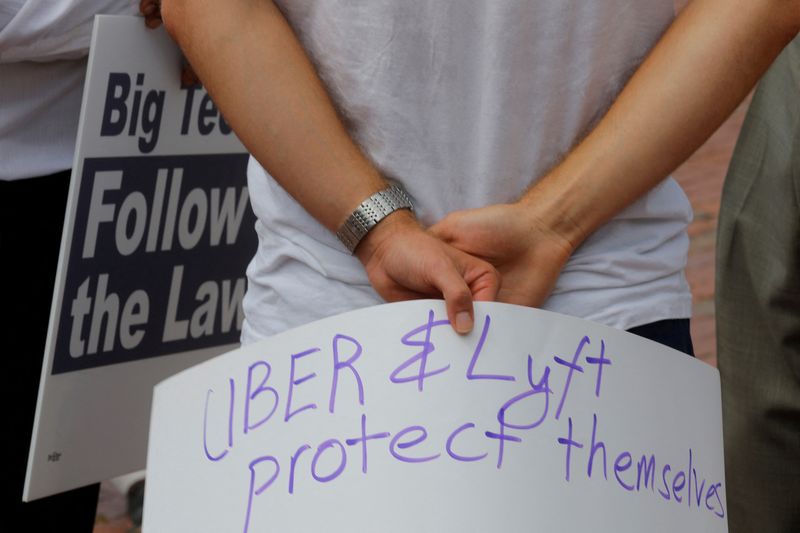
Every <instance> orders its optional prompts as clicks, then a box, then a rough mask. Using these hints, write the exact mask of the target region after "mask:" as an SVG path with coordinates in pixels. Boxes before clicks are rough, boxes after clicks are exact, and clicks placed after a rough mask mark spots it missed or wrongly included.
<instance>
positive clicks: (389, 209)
mask: <svg viewBox="0 0 800 533" xmlns="http://www.w3.org/2000/svg"><path fill="white" fill-rule="evenodd" d="M398 209H410V210H412V211H413V210H414V206H413V204H412V203H411V198H410V197H409V196H408V193H407V192H406V191H405V190H404V189H403V188H402V187H401V186H399V185H392V186H391V187H389V188H387V189H384V190H382V191H378V192H376V193H375V194H373V195H372V196H370V197H369V198H367V199H366V200H364V201H363V202H361V205H359V206H358V207H356V208H355V210H354V211H353V212H352V213H351V214H350V216H349V217H347V220H345V222H344V224H342V227H341V228H339V231H337V232H336V236H337V237H339V240H340V241H342V244H344V245H345V247H346V248H347V249H348V250H349V251H350V253H353V251H354V250H355V249H356V246H358V243H359V242H361V239H363V238H364V235H366V234H367V233H369V231H370V230H371V229H372V228H374V227H375V225H377V224H378V222H380V221H381V220H383V219H384V218H386V216H388V215H390V214H391V213H394V212H395V211H397V210H398Z"/></svg>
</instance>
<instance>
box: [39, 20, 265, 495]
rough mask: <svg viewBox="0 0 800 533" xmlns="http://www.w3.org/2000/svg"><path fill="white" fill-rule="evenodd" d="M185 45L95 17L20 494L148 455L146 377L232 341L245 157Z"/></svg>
mask: <svg viewBox="0 0 800 533" xmlns="http://www.w3.org/2000/svg"><path fill="white" fill-rule="evenodd" d="M180 71H181V55H180V52H179V50H178V48H177V47H176V46H175V45H174V43H172V42H171V41H170V39H169V37H168V35H167V34H166V32H165V31H164V30H163V29H159V30H156V31H153V30H148V29H147V28H145V25H144V21H143V20H142V19H141V18H138V17H114V16H98V17H97V18H96V20H95V27H94V33H93V37H92V45H91V50H90V56H89V62H88V69H87V78H86V83H85V87H84V94H83V104H82V110H81V118H80V125H79V131H78V137H77V144H76V154H75V161H74V166H73V173H72V182H71V188H70V196H69V200H68V205H67V215H66V221H65V227H64V237H63V239H62V245H61V253H60V259H59V268H58V274H57V278H56V288H55V293H54V297H53V307H52V310H51V318H50V327H49V331H48V338H47V345H46V349H45V351H46V353H45V359H44V364H43V368H42V381H41V386H40V390H39V401H38V406H37V413H36V427H35V429H34V435H33V439H32V443H31V453H30V458H29V463H28V476H27V480H26V486H25V493H24V499H26V500H29V499H35V498H39V497H42V496H46V495H49V494H53V493H56V492H61V491H64V490H68V489H71V488H75V487H78V486H81V485H85V484H88V483H92V482H97V481H100V480H103V479H108V478H110V477H113V476H116V475H119V474H123V473H127V472H131V471H134V470H139V469H141V468H143V467H144V460H145V453H146V446H147V430H148V421H149V410H150V401H151V398H152V387H153V385H154V384H155V383H157V382H158V381H160V380H162V379H163V378H165V377H167V376H169V375H171V374H173V373H174V372H176V371H178V370H181V369H183V368H186V367H189V366H191V365H194V364H196V363H199V362H201V361H203V360H205V359H207V358H209V357H211V356H213V355H217V354H219V353H222V352H224V351H227V350H230V349H232V348H233V347H235V346H236V345H237V344H238V340H239V334H240V331H241V323H242V319H243V315H242V310H241V300H242V297H243V295H244V291H245V286H246V278H245V268H246V265H247V262H248V260H249V259H250V257H252V254H253V252H254V250H255V247H256V236H255V232H254V231H253V224H254V221H255V217H254V215H253V213H252V211H251V209H250V205H249V196H248V190H247V183H246V167H247V161H248V156H247V154H246V153H245V150H244V148H243V147H242V145H241V143H240V142H239V141H238V139H237V138H236V137H235V135H234V134H233V133H232V132H231V129H230V127H229V126H228V125H227V123H226V122H225V120H224V118H223V117H222V116H221V115H220V113H219V111H218V110H217V108H216V106H215V105H214V103H213V102H212V101H211V99H210V97H209V96H208V94H207V93H206V91H205V90H204V89H203V88H202V87H199V86H198V87H190V88H184V89H182V88H181V87H180Z"/></svg>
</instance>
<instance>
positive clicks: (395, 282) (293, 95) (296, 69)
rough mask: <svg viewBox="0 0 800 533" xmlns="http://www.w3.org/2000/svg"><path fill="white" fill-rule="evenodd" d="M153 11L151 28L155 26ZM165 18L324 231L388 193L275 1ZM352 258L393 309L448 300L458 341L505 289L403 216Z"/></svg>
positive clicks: (242, 130)
mask: <svg viewBox="0 0 800 533" xmlns="http://www.w3.org/2000/svg"><path fill="white" fill-rule="evenodd" d="M148 4H149V2H142V4H141V6H142V11H143V13H145V14H146V15H147V18H146V23H147V24H148V25H149V26H153V25H157V21H156V22H154V21H153V18H154V14H153V8H152V7H147V5H148ZM145 9H147V12H145ZM160 15H161V17H163V21H164V24H165V26H166V28H167V31H168V32H169V33H170V35H172V37H173V38H174V39H175V40H176V41H177V42H178V44H179V45H180V46H181V48H182V50H183V52H184V54H185V55H186V57H187V59H188V60H189V62H190V63H191V65H192V67H193V68H194V70H195V72H196V73H197V74H198V76H199V77H200V79H202V80H203V82H204V85H205V87H206V88H207V89H208V91H209V93H210V94H211V95H212V97H213V99H214V102H215V103H216V104H217V105H218V106H219V107H220V109H221V110H222V112H223V114H224V115H225V119H226V120H227V121H228V122H229V123H230V124H231V126H232V127H233V129H234V130H235V131H236V134H237V136H238V137H239V138H240V139H241V140H242V142H243V143H244V145H245V146H246V147H247V149H248V150H249V151H250V153H251V154H252V155H253V156H254V157H255V158H256V159H257V160H258V161H259V163H261V164H262V165H263V166H264V168H266V169H267V170H268V171H269V173H270V174H271V175H272V176H273V177H274V178H275V179H276V180H277V181H278V182H279V183H280V184H281V186H282V187H283V188H284V189H286V191H287V192H288V193H289V194H291V195H292V196H293V197H294V198H295V199H296V200H297V201H298V202H299V203H300V204H301V205H302V206H303V207H304V208H305V209H306V210H307V211H308V212H309V213H310V214H311V215H312V216H314V217H315V218H316V219H317V220H318V221H320V222H321V223H322V224H323V225H324V226H325V227H326V228H328V229H329V230H331V231H335V230H336V229H338V228H339V226H340V225H341V224H342V223H343V222H344V221H345V219H346V218H347V217H348V216H349V214H350V213H351V212H352V211H353V210H354V209H355V208H356V207H357V206H358V205H359V204H360V203H361V202H362V201H363V200H364V199H365V198H367V197H369V196H370V195H372V194H373V193H375V192H377V191H379V190H382V189H384V188H386V187H387V186H388V183H387V182H386V181H385V180H384V179H383V177H382V176H381V175H380V174H379V172H378V171H377V170H376V169H375V168H374V166H373V165H372V164H371V163H370V162H369V161H368V160H367V158H366V157H364V155H363V154H362V153H361V151H360V150H359V149H358V147H357V146H356V145H355V144H354V143H353V142H352V140H351V139H350V137H349V135H348V133H347V131H346V130H345V128H344V126H343V125H342V123H341V121H340V119H339V117H338V116H337V113H336V111H335V109H334V106H333V105H332V103H331V101H330V99H329V97H328V94H327V92H326V90H325V88H324V87H323V85H322V83H321V81H320V80H319V78H318V76H317V74H316V72H315V70H314V68H313V66H312V65H311V62H310V61H309V59H308V57H307V56H306V54H305V51H304V50H303V48H302V46H301V45H300V43H299V41H298V40H297V38H296V37H295V35H294V33H293V31H292V29H291V28H290V26H289V24H288V23H287V22H286V20H285V18H284V17H283V15H282V13H281V12H280V10H279V9H278V8H277V7H276V6H275V5H274V4H273V3H272V2H271V1H269V0H261V1H254V0H226V1H224V2H220V1H218V0H164V1H163V2H162V4H161V11H160ZM356 255H357V257H358V259H359V260H360V261H361V262H362V264H363V265H364V268H365V269H366V272H367V275H368V276H369V279H370V282H371V283H372V285H373V287H374V288H375V290H376V291H377V292H378V294H380V295H381V296H382V297H383V298H384V299H386V300H388V301H395V300H406V299H413V298H422V297H439V296H444V299H445V301H446V306H447V313H448V318H449V320H450V322H451V324H452V325H453V327H454V328H455V329H456V331H458V332H459V333H466V332H468V331H470V330H471V329H472V326H473V321H474V320H473V317H474V315H473V308H472V301H473V299H475V300H492V299H494V297H495V295H496V293H497V289H498V286H499V276H498V274H497V271H496V270H495V269H494V267H492V265H490V264H489V263H487V262H485V261H482V260H480V259H477V258H475V257H473V256H470V255H468V254H466V253H464V252H462V251H459V250H457V249H456V248H454V247H452V246H450V245H448V244H446V243H444V242H443V241H441V240H440V239H437V238H436V237H434V236H433V235H431V234H430V233H429V232H427V231H425V230H424V229H423V228H422V227H421V226H420V225H419V224H418V223H417V221H416V219H415V218H414V217H413V215H412V214H411V213H410V212H409V211H407V210H402V211H397V212H395V213H393V214H391V215H389V216H388V217H386V218H385V219H384V220H383V221H382V222H381V223H380V224H378V225H377V226H376V227H375V228H374V229H373V230H372V231H371V232H370V233H368V234H367V236H366V237H365V238H364V239H363V240H362V242H361V243H360V244H359V246H358V247H357V249H356Z"/></svg>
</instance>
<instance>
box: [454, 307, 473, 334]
mask: <svg viewBox="0 0 800 533" xmlns="http://www.w3.org/2000/svg"><path fill="white" fill-rule="evenodd" d="M456 331H457V332H459V333H469V332H470V331H472V315H470V314H469V313H468V312H466V311H461V312H460V313H458V314H457V315H456Z"/></svg>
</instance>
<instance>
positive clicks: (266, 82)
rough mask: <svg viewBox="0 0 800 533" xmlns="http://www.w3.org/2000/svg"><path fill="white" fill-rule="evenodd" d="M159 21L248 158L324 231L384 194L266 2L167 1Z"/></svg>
mask: <svg viewBox="0 0 800 533" xmlns="http://www.w3.org/2000/svg"><path fill="white" fill-rule="evenodd" d="M162 15H163V18H164V23H165V25H166V26H167V29H168V31H169V32H170V34H171V35H172V36H173V37H174V38H175V40H176V41H177V42H178V43H179V44H180V46H181V48H182V49H183V51H184V53H185V54H186V56H187V58H188V59H189V62H190V63H191V64H192V66H193V68H194V69H195V71H196V72H197V74H198V75H199V77H200V79H202V80H203V83H204V85H205V87H206V88H207V89H208V91H209V93H211V95H212V97H213V98H214V101H215V102H216V104H217V105H218V106H219V107H220V109H221V110H222V112H223V114H224V115H225V118H226V120H227V121H228V122H229V123H230V124H231V126H232V127H233V129H234V130H235V131H236V133H237V135H238V136H239V138H240V139H241V140H242V142H243V143H244V144H245V146H246V147H247V149H248V150H249V151H250V153H251V154H253V156H254V157H255V158H256V159H257V160H258V161H259V162H260V163H261V164H262V165H263V166H264V167H265V168H266V169H267V170H268V171H269V172H270V174H271V175H272V176H273V177H275V179H276V180H277V181H278V182H279V183H280V184H281V185H282V186H283V187H284V188H285V189H286V190H287V191H288V192H289V194H291V195H292V196H293V197H294V198H295V199H297V200H298V201H299V202H300V203H301V204H302V205H303V207H305V209H306V210H307V211H309V212H310V213H311V214H312V215H313V216H314V217H315V218H317V220H319V221H320V222H321V223H322V224H324V225H325V226H326V227H327V228H328V229H330V230H335V229H336V228H338V227H339V225H341V223H342V222H344V219H345V218H346V217H347V216H348V214H349V213H350V212H352V210H353V209H354V208H355V207H356V206H357V205H358V204H359V203H360V202H361V201H362V200H363V199H365V198H367V197H368V196H370V195H371V194H372V193H374V192H376V191H378V190H381V189H383V188H384V187H385V186H386V183H385V182H384V180H383V179H382V178H381V177H380V175H379V173H378V172H377V171H376V170H375V169H374V168H373V166H372V165H371V164H370V163H369V161H368V160H367V159H366V158H365V157H364V156H363V155H362V154H361V152H360V151H359V149H358V147H357V146H356V145H355V144H354V143H353V142H352V141H351V140H350V137H349V136H348V134H347V132H346V130H345V128H344V127H343V125H342V124H341V122H340V120H339V118H338V116H337V114H336V111H335V109H334V107H333V105H332V103H331V101H330V99H329V97H328V95H327V93H326V91H325V88H324V87H323V85H322V83H321V82H320V80H319V78H318V76H317V74H316V72H315V70H314V68H313V66H312V65H311V63H310V61H309V60H308V58H307V56H306V54H305V51H304V50H303V48H302V46H301V45H300V43H299V42H298V40H297V38H296V37H295V35H294V33H293V31H292V29H291V28H290V26H289V25H288V23H287V22H286V20H285V19H284V17H283V15H282V14H281V12H280V11H279V10H278V9H277V8H276V7H275V5H274V4H273V3H272V2H271V1H258V2H253V1H243V0H229V1H225V2H219V1H215V0H164V2H163V4H162Z"/></svg>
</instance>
